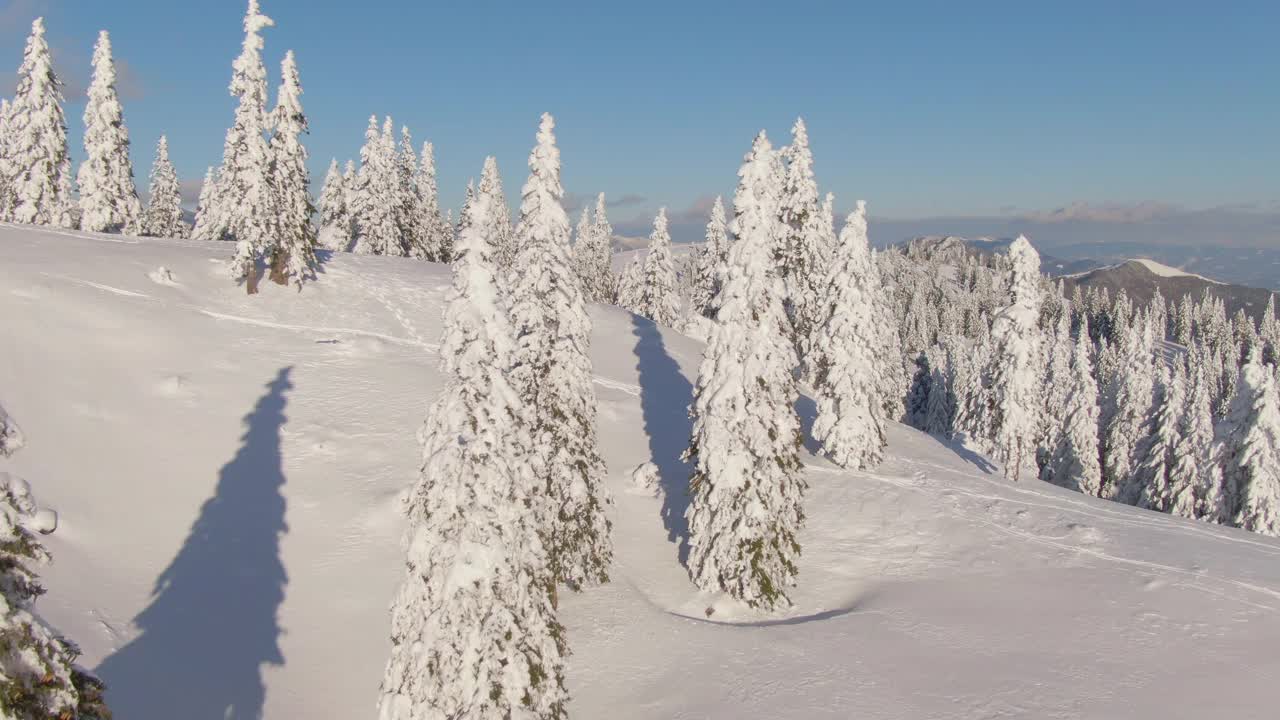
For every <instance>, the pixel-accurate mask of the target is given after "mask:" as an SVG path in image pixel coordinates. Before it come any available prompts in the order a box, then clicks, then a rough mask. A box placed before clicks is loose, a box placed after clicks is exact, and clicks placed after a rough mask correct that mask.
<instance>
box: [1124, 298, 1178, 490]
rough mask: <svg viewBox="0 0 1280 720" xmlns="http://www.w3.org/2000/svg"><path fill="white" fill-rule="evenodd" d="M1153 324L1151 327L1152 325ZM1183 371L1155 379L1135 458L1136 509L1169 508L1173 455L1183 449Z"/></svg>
mask: <svg viewBox="0 0 1280 720" xmlns="http://www.w3.org/2000/svg"><path fill="white" fill-rule="evenodd" d="M1153 324H1154V323H1153ZM1186 392H1187V369H1186V365H1185V364H1184V363H1183V362H1182V361H1181V360H1179V361H1178V362H1175V363H1174V364H1173V368H1172V369H1171V370H1162V372H1160V373H1159V375H1158V377H1157V378H1156V384H1155V402H1154V404H1153V408H1154V410H1155V412H1154V413H1153V414H1152V416H1151V421H1150V435H1149V437H1148V438H1147V440H1146V441H1145V442H1144V443H1142V445H1141V446H1140V447H1141V450H1142V455H1141V457H1139V458H1138V465H1137V468H1136V469H1135V472H1137V473H1138V483H1139V486H1140V487H1139V491H1138V502H1137V505H1138V507H1140V508H1145V509H1147V510H1156V511H1159V512H1167V511H1168V510H1169V509H1170V508H1172V507H1173V499H1174V495H1175V493H1176V491H1177V488H1176V487H1175V484H1174V483H1175V476H1174V474H1173V471H1174V468H1175V466H1176V462H1177V458H1176V456H1175V452H1176V450H1177V449H1178V448H1179V447H1182V446H1183V445H1184V443H1183V439H1182V437H1181V433H1182V424H1181V419H1182V417H1181V416H1182V413H1183V412H1184V411H1185V409H1186Z"/></svg>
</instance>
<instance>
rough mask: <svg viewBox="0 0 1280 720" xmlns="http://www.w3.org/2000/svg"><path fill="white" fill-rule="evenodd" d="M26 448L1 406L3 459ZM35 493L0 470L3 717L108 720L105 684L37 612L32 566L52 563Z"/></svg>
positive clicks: (47, 525) (48, 526) (0, 686)
mask: <svg viewBox="0 0 1280 720" xmlns="http://www.w3.org/2000/svg"><path fill="white" fill-rule="evenodd" d="M22 445H23V438H22V432H21V431H20V430H19V429H18V426H17V424H16V423H14V422H13V419H12V418H10V417H9V414H8V413H6V412H5V410H4V408H3V407H0V457H9V456H10V455H12V454H13V453H15V452H17V451H18V450H19V449H20V448H21V447H22ZM41 515H42V514H41V513H40V512H39V509H38V508H37V506H36V502H35V499H34V498H33V497H32V496H31V488H30V486H28V485H27V483H26V482H25V481H23V480H21V479H19V478H16V477H13V476H11V475H10V474H9V473H6V472H0V647H3V648H4V652H3V653H0V716H3V717H5V718H15V719H18V718H23V719H26V718H31V719H32V720H35V719H36V718H59V719H63V718H65V719H66V720H107V718H110V717H111V713H110V712H109V711H108V710H107V708H106V705H105V704H104V703H103V700H102V691H103V686H102V683H101V682H100V681H99V680H98V679H97V678H95V677H93V675H91V674H90V673H88V672H87V671H85V670H84V669H83V668H80V667H79V666H77V665H76V662H75V661H76V657H77V656H79V654H80V651H79V649H77V648H76V646H75V645H74V644H72V643H71V642H70V641H68V640H66V639H65V638H63V637H62V636H61V635H59V634H58V632H57V631H56V630H54V629H53V628H51V627H49V626H48V625H46V624H45V623H44V621H43V620H41V619H40V618H39V617H38V616H37V615H36V614H35V611H34V605H35V601H36V598H38V597H39V596H40V595H42V594H43V593H44V588H43V587H41V586H40V578H39V577H38V576H37V575H36V572H35V570H33V569H32V565H42V564H45V563H47V562H48V561H49V559H50V556H49V551H48V550H46V549H45V547H44V545H43V544H42V543H41V542H40V539H39V536H38V535H37V532H45V533H47V532H51V531H52V526H51V524H50V523H49V521H48V519H47V518H45V517H42V516H41Z"/></svg>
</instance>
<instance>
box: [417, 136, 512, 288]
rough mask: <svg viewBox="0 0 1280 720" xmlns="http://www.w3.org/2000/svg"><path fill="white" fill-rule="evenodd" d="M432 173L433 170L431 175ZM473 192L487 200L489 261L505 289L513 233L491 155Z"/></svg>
mask: <svg viewBox="0 0 1280 720" xmlns="http://www.w3.org/2000/svg"><path fill="white" fill-rule="evenodd" d="M434 172H435V170H434V168H433V169H432V173H434ZM433 182H434V179H433ZM433 192H434V191H433ZM476 192H477V193H479V194H480V195H484V196H485V197H486V198H488V207H489V217H488V219H487V220H486V222H487V223H488V224H489V227H490V228H491V230H490V233H491V234H490V237H491V238H492V240H493V261H494V264H495V265H496V266H497V267H498V271H499V272H498V277H499V282H498V285H499V286H502V287H505V281H504V280H503V278H505V277H506V276H507V275H508V274H509V273H510V272H511V266H512V265H514V264H515V261H516V244H515V233H514V232H513V230H512V227H511V209H510V208H509V207H508V206H507V194H506V192H505V191H504V190H503V189H502V174H501V173H499V172H498V160H497V159H496V158H494V157H493V156H492V155H490V156H489V157H487V158H485V159H484V170H483V171H482V172H481V173H480V184H479V185H478V186H476ZM433 202H434V199H433ZM424 212H425V211H424ZM439 212H440V211H439V208H437V209H436V214H437V215H438V214H439ZM428 214H429V213H428Z"/></svg>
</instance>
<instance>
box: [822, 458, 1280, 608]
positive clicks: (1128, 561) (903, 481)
mask: <svg viewBox="0 0 1280 720" xmlns="http://www.w3.org/2000/svg"><path fill="white" fill-rule="evenodd" d="M898 459H899V460H900V461H902V462H904V463H909V464H914V465H921V466H926V467H934V468H937V466H935V465H933V464H932V463H924V462H917V461H913V460H910V459H907V458H898ZM807 467H809V468H810V469H812V470H818V471H821V472H829V473H830V472H835V473H844V472H846V471H843V470H840V469H838V468H825V467H818V466H807ZM938 469H945V468H938ZM856 474H857V476H859V477H864V478H867V479H870V480H875V481H877V482H882V483H885V484H888V485H893V486H895V487H899V488H902V489H905V490H914V491H916V492H920V493H924V494H927V495H929V496H930V497H939V498H947V497H948V496H947V495H945V494H942V493H939V492H936V491H938V490H946V491H948V492H949V493H951V498H954V496H957V495H958V496H963V497H967V498H971V499H975V500H992V501H995V502H997V503H999V502H1012V503H1015V504H1023V505H1029V506H1033V507H1039V508H1042V509H1047V510H1055V511H1060V510H1066V511H1069V512H1078V511H1076V510H1074V509H1072V508H1063V507H1061V506H1059V505H1056V504H1053V503H1030V502H1026V501H1019V500H1013V499H1010V498H1004V497H999V496H996V495H985V494H982V493H973V492H968V491H965V490H961V489H958V488H955V487H946V488H942V487H939V486H937V485H935V484H933V483H931V482H930V481H929V479H928V477H927V476H926V475H925V474H924V473H923V472H918V471H917V472H915V473H913V474H912V476H911V477H910V478H907V477H895V476H892V475H881V474H875V473H866V472H859V473H856ZM1023 492H1031V491H1026V490H1024V491H1023ZM951 498H949V499H951ZM1069 504H1070V503H1069ZM948 509H949V510H950V511H951V513H952V514H953V516H955V517H961V518H963V519H965V520H968V521H971V522H975V523H978V524H980V525H983V526H985V527H989V528H991V529H992V530H995V531H997V532H1001V533H1004V534H1006V535H1010V536H1012V537H1016V538H1018V539H1020V540H1025V541H1027V542H1033V543H1036V544H1039V545H1043V546H1047V547H1052V548H1055V549H1058V550H1066V551H1069V552H1075V553H1080V554H1083V555H1088V556H1090V557H1094V558H1096V559H1099V560H1104V561H1107V562H1110V563H1113V564H1117V565H1128V566H1133V567H1140V568H1146V569H1148V570H1153V571H1156V572H1157V573H1159V574H1162V575H1165V576H1166V577H1168V576H1176V577H1177V578H1183V579H1185V580H1189V581H1190V582H1185V581H1184V582H1178V581H1174V584H1176V585H1178V586H1181V587H1189V588H1192V589H1195V590H1200V591H1202V592H1207V593H1209V594H1212V595H1215V596H1217V597H1224V598H1228V599H1231V600H1234V601H1236V602H1239V603H1242V604H1245V605H1248V606H1250V607H1253V608H1256V609H1260V610H1268V611H1271V612H1276V611H1277V610H1278V609H1280V608H1277V607H1274V606H1272V605H1263V604H1260V603H1257V602H1254V601H1252V600H1249V599H1247V598H1245V597H1240V596H1238V595H1225V594H1223V593H1221V592H1219V591H1216V590H1214V589H1212V588H1208V587H1205V585H1204V584H1203V581H1206V580H1208V581H1212V582H1217V583H1220V584H1222V585H1227V586H1230V587H1233V588H1237V589H1240V590H1245V591H1247V592H1249V593H1256V594H1259V595H1265V596H1267V597H1268V598H1270V599H1273V600H1280V590H1277V589H1275V588H1271V587H1266V586H1262V585H1255V584H1253V583H1247V582H1243V581H1240V580H1232V579H1230V578H1222V577H1214V576H1212V575H1208V574H1205V573H1203V572H1197V571H1194V570H1188V569H1186V568H1180V567H1176V566H1173V565H1165V564H1162V563H1155V562H1149V561H1146V560H1137V559H1134V558H1127V557H1122V556H1119V555H1113V554H1111V553H1108V552H1104V551H1102V550H1099V549H1096V548H1091V547H1086V546H1083V545H1077V544H1072V543H1069V542H1062V541H1060V540H1059V539H1056V538H1049V537H1045V536H1043V535H1037V534H1035V533H1031V532H1027V531H1024V530H1019V529H1017V528H1015V527H1012V526H1010V525H1008V524H1005V523H1000V522H995V521H992V520H988V519H985V517H984V514H983V513H970V512H964V511H963V510H962V509H961V508H959V507H958V503H957V502H956V501H955V500H954V499H952V502H951V503H950V507H949V508H948ZM988 509H989V508H988ZM1082 514H1090V513H1082ZM1094 514H1095V515H1096V513H1094ZM1131 520H1132V518H1124V519H1118V518H1108V520H1107V521H1108V522H1115V523H1116V524H1120V525H1141V526H1146V525H1147V523H1145V522H1142V523H1133V522H1131ZM1163 526H1164V527H1166V528H1167V527H1169V524H1168V523H1165V524H1164V525H1163ZM1264 547H1267V549H1268V550H1270V549H1271V548H1270V546H1264ZM1171 580H1172V578H1171Z"/></svg>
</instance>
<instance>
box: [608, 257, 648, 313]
mask: <svg viewBox="0 0 1280 720" xmlns="http://www.w3.org/2000/svg"><path fill="white" fill-rule="evenodd" d="M643 284H644V261H643V260H642V259H641V258H640V255H638V254H636V255H632V256H631V262H629V263H627V266H626V267H624V268H623V269H622V274H621V275H619V276H618V291H617V293H616V294H615V295H616V297H615V299H614V301H613V303H614V304H615V305H617V306H618V307H620V308H622V309H623V310H628V311H630V312H633V313H636V314H637V315H638V314H640V299H639V298H640V288H641V286H643Z"/></svg>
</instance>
